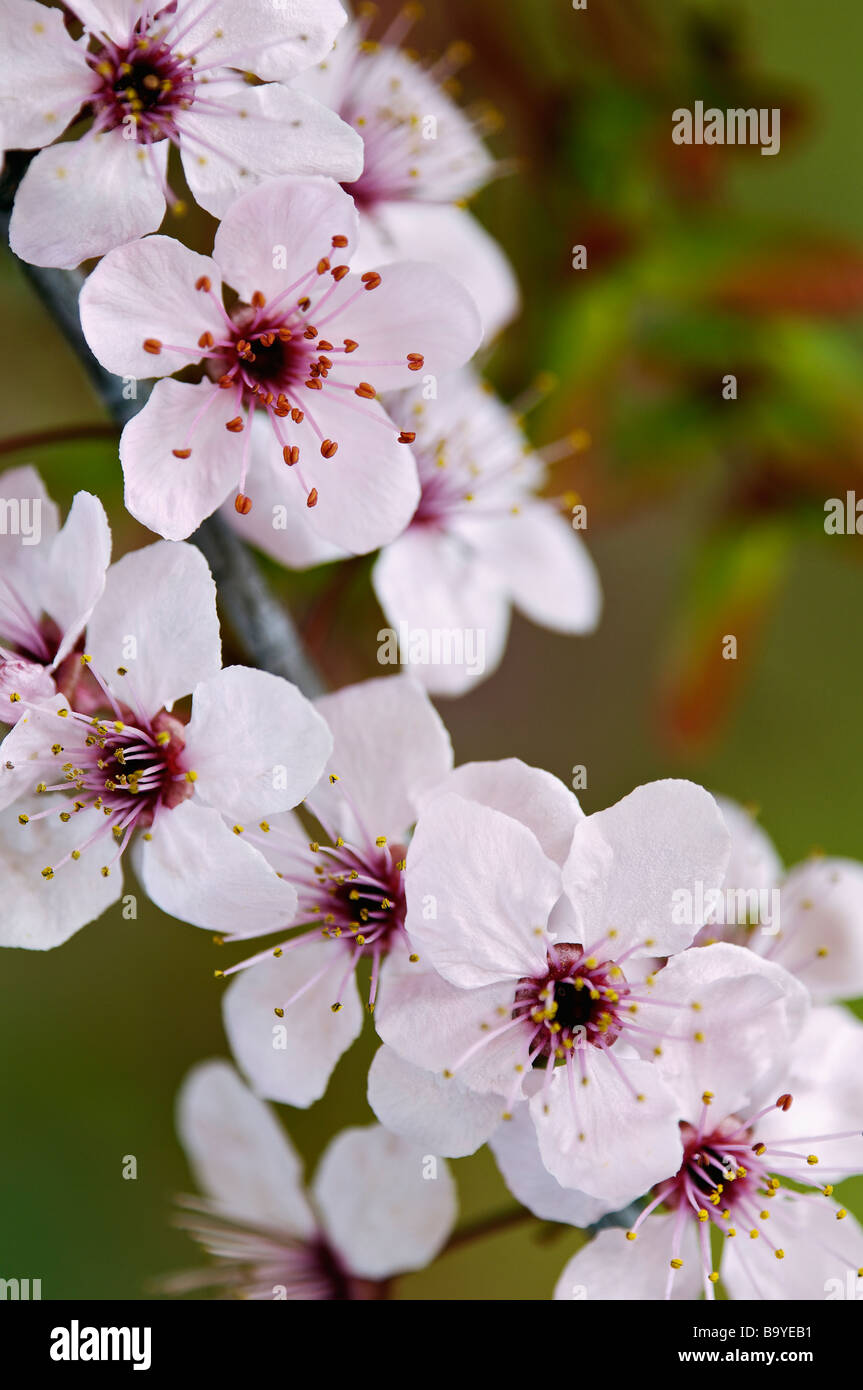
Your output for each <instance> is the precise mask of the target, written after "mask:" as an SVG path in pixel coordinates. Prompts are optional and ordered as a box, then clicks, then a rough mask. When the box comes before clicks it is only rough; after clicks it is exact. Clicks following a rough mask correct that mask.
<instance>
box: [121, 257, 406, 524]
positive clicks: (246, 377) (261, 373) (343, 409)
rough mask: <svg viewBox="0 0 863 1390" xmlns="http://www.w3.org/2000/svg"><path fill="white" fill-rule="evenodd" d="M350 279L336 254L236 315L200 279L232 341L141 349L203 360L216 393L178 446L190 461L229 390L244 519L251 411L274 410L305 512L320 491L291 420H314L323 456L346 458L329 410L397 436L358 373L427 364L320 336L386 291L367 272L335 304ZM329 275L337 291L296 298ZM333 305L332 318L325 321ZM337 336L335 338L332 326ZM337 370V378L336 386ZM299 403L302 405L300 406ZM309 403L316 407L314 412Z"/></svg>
mask: <svg viewBox="0 0 863 1390" xmlns="http://www.w3.org/2000/svg"><path fill="white" fill-rule="evenodd" d="M347 244H348V239H347V237H346V236H343V235H341V234H337V235H336V236H333V237H331V238H330V246H331V248H332V249H333V250H337V251H338V250H341V249H343V248H344V247H346V246H347ZM349 273H350V269H349V267H348V266H347V265H336V266H333V265H331V262H330V257H329V256H328V255H326V256H322V257H321V259H320V260H319V261H317V262H316V264H315V265H314V266H312V267H311V268H310V269H309V270H307V271H306V273H305V274H304V275H301V276H300V277H299V278H298V279H297V280H295V281H294V283H293V284H292V285H289V286H288V288H287V289H285V290H283V291H282V292H281V293H280V294H277V295H276V296H275V297H274V298H272V299H271V300H270V301H269V302H268V301H267V300H266V299H265V297H264V295H263V294H262V293H260V291H256V292H255V293H254V294H253V295H252V297H251V303H250V304H240V305H238V306H235V307H234V308H233V309H232V311H231V313H230V314H229V313H228V311H227V310H226V308H225V306H224V304H223V303H222V300H221V299H220V298H219V297H218V296H217V295H216V292H215V290H214V289H213V285H212V281H211V280H210V277H209V276H207V275H201V276H199V278H198V279H197V280H196V281H195V289H196V290H198V291H199V293H201V294H205V295H207V296H208V297H209V298H210V300H211V301H212V303H213V304H214V305H215V307H216V308H217V309H218V312H219V314H220V316H221V318H222V320H223V323H224V330H225V331H224V336H220V337H219V339H218V341H217V339H216V338H215V336H214V335H213V333H212V332H210V331H209V330H207V331H206V332H205V333H202V334H201V336H200V337H199V338H198V341H197V345H196V347H194V348H192V347H190V346H189V345H185V344H176V343H164V342H162V340H161V339H159V338H145V339H144V341H143V343H142V346H143V348H144V351H145V352H148V353H150V354H151V355H152V356H154V357H158V356H160V354H161V353H162V352H169V353H178V354H180V355H181V357H182V358H185V359H189V360H191V361H203V362H204V363H205V367H206V372H207V375H208V376H209V378H210V380H211V381H213V382H214V383H215V385H214V387H213V392H212V395H210V396H209V397H208V398H207V400H206V401H205V403H204V405H203V406H202V407H201V409H200V410H199V411H198V412H197V414H196V415H195V417H194V419H193V421H192V423H191V425H190V428H189V431H188V433H187V435H186V437H185V438H184V439H182V440H178V442H177V445H176V447H173V448H172V453H173V455H174V457H175V458H178V459H183V460H185V459H188V458H190V457H191V456H192V454H193V452H194V449H193V444H194V436H195V430H196V429H197V426H198V423H199V422H200V420H201V418H202V417H203V415H204V414H205V412H206V411H207V410H209V409H210V407H211V406H212V404H213V403H214V401H215V400H216V398H217V397H218V396H219V395H220V393H221V392H224V401H225V403H226V406H227V409H226V410H225V413H226V414H228V413H230V412H231V411H233V410H239V412H240V413H237V414H231V416H230V419H227V420H225V421H224V425H225V429H226V430H228V432H229V433H230V434H237V435H239V434H245V438H244V440H243V442H242V444H241V446H240V449H239V453H240V459H239V475H240V476H239V487H238V492H237V496H236V498H235V500H234V506H235V507H236V510H237V511H238V512H239V513H240V515H242V516H246V515H248V513H249V512H250V511H251V509H252V499H251V498H250V497H248V496H247V495H246V493H245V484H246V475H247V472H248V468H249V461H250V457H251V451H250V442H251V431H250V430H249V429H248V425H249V424H250V421H251V414H252V411H253V410H255V409H259V410H263V411H265V412H266V414H267V416H268V418H269V421H270V424H271V426H272V429H273V433H274V435H275V437H276V440H277V441H278V444H279V446H280V448H281V450H282V457H283V458H284V461H285V463H286V464H287V465H288V466H289V467H290V468H292V469H293V471H294V474H295V476H296V477H297V479H298V480H299V482H300V485H301V486H302V488H303V491H304V492H305V494H306V505H307V506H308V507H314V506H316V505H317V501H318V490H317V488H316V487H311V486H309V484H308V483H307V482H306V481H305V479H304V476H303V470H302V468H296V467H295V465H296V464H297V463H299V461H300V447H299V445H298V444H295V443H293V442H292V440H291V439H290V437H289V436H288V434H287V433H286V432H287V431H288V430H289V429H290V426H289V425H288V423H287V420H288V416H290V418H291V421H293V423H294V424H297V425H298V424H302V422H303V421H304V420H306V421H307V425H308V428H309V429H310V430H311V433H312V435H313V436H314V437H315V438H316V440H317V441H318V447H319V449H320V454H321V457H322V458H324V459H331V458H333V457H334V456H335V455H336V453H337V452H338V448H339V445H338V440H337V439H332V438H330V437H329V436H328V435H327V434H326V433H325V430H324V428H323V426H322V424H321V423H319V420H318V419H317V418H316V417H317V415H318V413H319V411H324V410H325V411H327V412H328V413H329V414H331V413H332V412H333V411H334V410H335V411H338V412H339V416H340V417H341V419H343V420H344V421H345V423H346V424H347V425H348V427H350V423H351V415H357V414H359V415H362V416H364V417H365V418H366V419H372V420H373V421H374V422H375V424H376V425H378V426H379V427H380V428H381V429H382V430H385V431H387V432H389V433H392V432H393V431H394V430H395V427H394V425H393V423H392V421H391V420H390V418H389V416H388V415H386V414H385V413H384V412H383V411H381V410H380V408H379V407H377V408H372V406H373V403H375V399H376V397H377V391H376V390H375V388H374V386H373V385H372V384H371V382H369V381H365V380H359V379H358V377H357V375H356V373H355V371H354V370H353V369H354V368H356V367H360V368H362V367H366V366H367V367H372V368H374V367H376V366H383V367H400V366H402V365H404V366H405V367H406V368H407V369H408V370H409V371H412V372H418V371H421V370H422V368H423V365H424V361H425V359H424V357H423V355H422V353H420V352H409V353H407V354H406V355H405V357H404V358H403V359H398V360H395V361H380V360H371V361H370V360H368V359H366V360H364V361H357V360H356V359H354V358H353V356H352V354H353V353H355V352H356V351H357V349H358V348H359V346H360V344H359V343H358V342H357V340H356V339H355V338H350V337H343V338H341V340H340V341H339V340H338V339H337V338H334V340H333V341H330V339H329V338H328V337H326V336H324V334H323V333H322V331H321V330H322V328H323V327H324V325H325V324H326V325H329V324H331V323H333V322H334V320H336V319H338V318H339V317H341V315H342V314H344V313H345V311H346V310H348V309H349V308H350V305H351V304H353V303H354V302H355V301H356V300H357V299H358V298H359V297H360V295H362V294H365V293H367V292H369V291H371V290H375V289H377V287H378V286H379V285H380V284H381V278H382V277H381V276H380V275H379V274H378V272H377V271H373V270H368V271H365V272H364V274H362V275H360V276H359V277H358V278H357V282H356V283H357V288H355V289H353V292H352V293H350V294H349V295H348V298H347V299H346V300H345V301H344V302H340V303H339V302H337V305H336V307H333V304H332V303H330V302H329V301H330V300H331V297H332V296H333V295H334V294H335V292H336V290H337V288H338V286H339V283H340V282H341V281H342V280H343V279H344V278H345V276H346V275H348V274H349ZM327 275H328V276H329V277H330V284H329V285H328V286H327V288H325V289H324V290H323V291H321V292H319V293H318V294H317V298H316V299H315V302H314V304H313V302H312V298H311V296H310V295H309V294H308V293H303V294H301V295H300V297H299V298H297V299H294V298H293V296H294V295H295V294H296V291H297V290H298V289H300V288H301V287H302V288H303V289H304V290H307V289H310V288H312V287H314V286H317V285H319V284H320V283H321V280H322V277H323V276H327ZM325 306H326V312H324V313H323V314H321V312H320V311H321V310H323V309H324V308H325ZM330 331H333V332H335V330H334V329H332V330H330ZM337 344H338V345H337ZM183 365H187V363H186V362H184V363H183ZM331 373H332V376H333V379H332V380H329V378H330V374H331ZM310 392H312V393H314V392H325V393H326V394H325V395H324V396H318V397H315V395H309V394H308V393H310ZM351 397H358V399H351ZM301 398H302V401H303V405H302V407H301V406H300V404H299V402H300V399H301ZM309 401H311V402H312V405H311V406H310V405H309ZM395 433H396V435H397V438H398V442H399V443H400V444H412V443H413V442H414V440H415V438H416V435H415V434H414V432H413V431H411V430H395Z"/></svg>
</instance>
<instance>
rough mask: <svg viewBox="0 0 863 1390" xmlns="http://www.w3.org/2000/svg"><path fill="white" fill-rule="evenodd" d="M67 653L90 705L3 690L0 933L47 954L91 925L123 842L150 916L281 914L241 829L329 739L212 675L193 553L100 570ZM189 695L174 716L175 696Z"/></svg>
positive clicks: (212, 646)
mask: <svg viewBox="0 0 863 1390" xmlns="http://www.w3.org/2000/svg"><path fill="white" fill-rule="evenodd" d="M79 660H80V661H81V662H82V663H83V665H84V667H85V668H86V675H87V677H88V679H91V680H93V681H94V682H95V683H96V684H97V685H98V687H99V688H100V689H101V693H102V700H101V710H100V711H99V712H98V713H95V714H94V713H92V711H91V710H89V709H88V711H87V712H86V713H82V712H81V711H80V710H78V709H76V708H74V707H73V706H72V705H71V703H70V702H68V701H67V700H66V699H65V698H64V697H63V696H62V695H55V696H54V697H53V698H51V699H49V700H45V701H42V702H39V703H36V702H32V701H28V700H26V699H25V698H24V697H19V696H18V692H13V693H12V695H11V696H10V697H9V699H10V701H11V702H12V703H13V704H15V705H20V706H22V707H23V709H24V713H23V714H21V715H20V717H19V719H18V722H17V724H16V725H15V727H14V729H13V730H12V731H11V733H9V734H8V735H7V737H6V739H5V740H4V742H3V744H2V746H0V806H2V808H3V820H4V822H5V824H3V826H2V835H0V857H2V861H3V879H4V884H5V885H6V887H7V889H8V890H9V891H8V897H7V899H6V902H5V903H4V911H3V918H2V926H0V943H2V944H3V945H5V946H25V947H30V948H31V949H37V950H44V949H46V948H48V947H51V946H57V945H59V944H60V943H61V942H63V941H65V940H67V938H68V937H70V936H71V935H72V933H73V932H75V931H77V930H78V928H79V927H81V926H83V925H84V924H85V923H86V922H89V921H92V920H93V919H94V918H96V917H98V916H99V914H100V913H101V912H103V911H104V910H105V908H106V907H107V906H109V904H110V903H112V902H114V901H115V900H116V899H117V898H118V897H119V896H120V894H121V892H122V873H114V872H112V870H114V868H115V867H119V865H120V863H121V860H122V856H123V854H124V852H125V850H126V848H127V847H128V846H129V844H130V843H131V842H132V841H133V839H134V853H135V868H136V872H137V876H138V878H139V881H140V882H141V884H142V886H143V888H144V890H145V891H146V892H147V893H148V895H149V896H150V897H151V898H152V899H153V901H154V902H155V903H157V905H158V906H159V907H161V908H162V909H163V910H164V911H165V912H169V913H171V914H172V915H173V916H175V917H179V918H181V919H182V920H184V921H187V922H192V923H194V924H195V925H199V926H206V927H211V928H215V929H217V930H218V929H227V928H230V929H231V930H234V931H236V930H237V923H238V921H239V920H241V919H242V914H243V912H244V909H245V908H246V906H247V904H248V902H249V900H250V898H251V897H252V896H253V897H254V901H255V906H256V918H255V921H254V923H252V924H251V926H252V928H253V929H254V930H266V929H267V928H268V927H269V928H271V929H272V928H275V927H276V926H278V925H279V924H280V923H281V922H284V921H285V920H286V919H288V918H290V917H291V916H292V914H293V912H294V910H295V907H296V902H297V896H296V892H295V890H294V889H293V888H292V887H291V886H290V885H289V884H288V883H286V882H285V881H284V880H283V879H281V878H279V877H278V875H277V874H276V872H275V871H274V870H273V869H272V867H271V866H270V865H269V864H268V863H267V861H266V859H265V858H264V856H263V855H262V854H260V853H259V852H258V851H257V850H255V849H254V848H253V846H252V845H250V844H247V843H246V842H245V840H244V838H243V836H242V833H241V832H242V829H243V824H244V822H246V821H259V820H261V819H262V818H263V817H264V816H266V815H269V814H275V813H278V812H280V811H286V810H288V809H289V808H290V807H292V806H295V805H296V804H297V803H298V802H299V801H300V800H301V799H302V798H303V797H304V796H305V794H306V793H307V792H308V791H309V790H310V789H311V788H312V787H313V786H314V784H315V783H316V782H317V780H318V778H319V776H320V773H321V769H322V767H323V766H324V763H325V761H326V759H327V757H328V755H329V752H330V747H331V738H330V734H329V731H328V729H327V727H326V724H325V723H324V721H323V719H322V718H321V717H320V715H319V714H317V713H316V712H315V710H314V709H313V708H312V706H311V705H310V703H309V702H308V701H307V700H306V699H305V697H304V696H303V695H301V694H300V692H299V691H298V690H297V689H296V687H295V686H293V685H291V684H290V682H288V681H286V680H282V679H280V678H279V677H277V676H272V675H268V674H267V673H266V672H264V671H256V670H252V669H250V668H247V667H243V666H229V667H225V668H224V669H221V644H220V639H219V624H218V618H217V616H216V601H215V585H214V583H213V580H212V577H211V575H210V571H209V569H208V568H207V564H206V561H205V560H204V558H203V556H202V555H201V553H200V551H199V550H197V549H196V548H195V547H194V546H191V545H185V544H177V543H174V542H171V541H159V542H157V543H156V544H155V545H151V546H147V547H145V548H144V549H143V550H137V551H132V552H131V553H130V554H128V555H125V556H124V557H123V559H122V560H118V561H117V563H116V564H114V565H112V566H111V568H110V569H109V571H108V574H107V579H106V583H105V591H104V593H103V595H102V597H101V599H100V600H99V602H98V603H97V605H96V607H95V609H94V611H93V614H92V616H91V619H90V622H89V624H88V628H87V635H86V649H85V651H84V653H83V654H82V656H81V657H80V658H79ZM190 694H191V696H192V700H191V709H190V712H189V713H188V717H186V711H185V710H184V709H183V708H182V707H181V708H180V709H177V708H176V704H177V702H178V701H181V700H183V699H184V697H186V696H188V695H190ZM16 697H17V698H16ZM16 822H17V823H16Z"/></svg>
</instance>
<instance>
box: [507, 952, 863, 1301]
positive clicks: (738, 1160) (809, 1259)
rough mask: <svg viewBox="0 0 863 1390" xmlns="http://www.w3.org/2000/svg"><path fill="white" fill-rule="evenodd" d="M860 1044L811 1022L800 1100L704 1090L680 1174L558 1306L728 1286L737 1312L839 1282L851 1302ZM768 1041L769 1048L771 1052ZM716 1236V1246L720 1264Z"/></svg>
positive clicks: (689, 1117)
mask: <svg viewBox="0 0 863 1390" xmlns="http://www.w3.org/2000/svg"><path fill="white" fill-rule="evenodd" d="M707 949H714V948H712V947H708V948H707ZM861 1039H863V1025H861V1024H860V1023H859V1022H858V1021H857V1020H856V1019H854V1018H853V1017H852V1016H851V1015H850V1014H848V1013H846V1012H845V1011H843V1010H841V1009H816V1010H814V1011H813V1013H812V1014H811V1016H810V1019H809V1021H808V1023H807V1024H806V1026H805V1028H804V1029H803V1031H802V1033H801V1034H800V1035H799V1036H798V1038H797V1039H796V1046H795V1049H794V1056H795V1057H796V1056H800V1055H802V1056H804V1057H806V1058H807V1059H809V1060H808V1071H809V1076H808V1077H806V1076H805V1075H800V1073H799V1072H798V1074H797V1076H796V1077H795V1078H794V1080H793V1081H792V1083H791V1084H792V1085H793V1095H792V1093H791V1089H789V1090H787V1091H783V1092H782V1094H780V1095H779V1096H778V1097H777V1098H776V1099H775V1100H771V1101H770V1102H769V1103H767V1104H763V1103H753V1097H752V1095H751V1093H749V1092H748V1090H745V1089H741V1091H740V1093H739V1094H738V1096H737V1101H736V1103H735V1101H734V1099H733V1098H732V1097H731V1094H730V1093H729V1092H728V1090H727V1088H726V1095H725V1103H724V1105H719V1104H718V1103H717V1098H716V1097H715V1096H714V1095H713V1093H711V1092H710V1091H709V1090H705V1092H704V1094H703V1096H702V1097H701V1098H700V1102H696V1104H694V1105H690V1106H689V1107H687V1109H686V1110H685V1111H684V1114H685V1119H684V1121H683V1123H682V1125H681V1135H682V1141H683V1158H682V1162H681V1163H680V1165H679V1166H678V1167H677V1168H676V1169H675V1171H674V1173H673V1175H672V1176H670V1177H667V1178H665V1179H664V1180H662V1181H660V1182H658V1183H656V1185H655V1186H654V1187H653V1190H652V1192H651V1193H650V1196H649V1199H648V1201H647V1204H646V1205H645V1206H644V1208H643V1210H642V1211H641V1212H640V1214H639V1216H638V1218H637V1220H636V1221H635V1222H634V1224H633V1226H632V1228H631V1230H630V1231H628V1232H624V1231H622V1230H619V1229H618V1230H608V1231H602V1232H600V1233H599V1235H597V1236H596V1237H595V1238H594V1239H593V1240H592V1241H591V1242H590V1244H589V1245H587V1246H585V1247H584V1248H583V1249H582V1250H580V1251H579V1252H578V1254H577V1255H575V1257H574V1258H573V1259H572V1260H570V1262H569V1264H568V1265H567V1266H566V1268H565V1269H564V1271H563V1274H562V1275H561V1277H560V1280H559V1281H558V1285H557V1290H556V1293H555V1297H556V1298H558V1299H573V1298H578V1299H581V1298H584V1297H587V1298H589V1299H661V1298H675V1299H694V1298H697V1297H698V1296H699V1294H700V1292H702V1291H703V1293H704V1296H705V1297H706V1298H708V1299H712V1298H713V1297H714V1296H715V1287H716V1285H717V1283H718V1282H719V1280H720V1278H721V1280H722V1283H723V1285H724V1287H725V1289H726V1291H727V1293H728V1296H729V1297H730V1298H734V1299H781V1300H795V1299H804V1300H811V1299H822V1298H824V1297H826V1296H828V1294H829V1289H830V1281H831V1280H833V1281H834V1287H837V1286H838V1287H839V1288H840V1289H841V1290H842V1293H841V1296H843V1297H844V1296H845V1290H846V1288H847V1276H848V1275H850V1276H851V1280H852V1287H854V1288H856V1287H857V1284H858V1276H860V1275H861V1274H863V1270H861V1266H863V1229H861V1227H860V1225H859V1224H858V1222H857V1221H856V1220H855V1219H854V1217H853V1216H851V1215H850V1214H849V1213H848V1212H847V1211H846V1210H845V1208H844V1207H842V1206H840V1204H839V1203H838V1202H837V1201H836V1200H834V1196H833V1187H834V1184H835V1183H837V1182H840V1181H841V1180H842V1179H843V1177H845V1176H847V1175H849V1174H857V1173H860V1172H861V1170H863V1150H862V1149H861V1130H860V1117H861V1115H863V1086H861V1081H860V1048H861ZM774 1041H775V1040H773V1039H771V1038H770V1037H769V1035H765V1043H764V1045H765V1046H766V1047H772V1046H773V1045H774ZM825 1048H826V1050H827V1054H828V1055H827V1056H825V1055H824V1051H825ZM779 1050H780V1051H781V1050H782V1044H781V1043H780V1047H779ZM813 1061H817V1062H819V1063H820V1065H818V1066H817V1074H815V1075H813V1067H812V1063H813ZM792 1070H796V1068H794V1066H793V1064H792ZM772 1095H773V1096H776V1091H775V1089H774V1090H773V1092H772ZM792 1105H793V1110H792ZM789 1111H791V1113H790V1114H789V1113H788V1112H789ZM849 1116H851V1117H853V1118H854V1119H856V1123H857V1128H856V1129H853V1128H852V1129H849V1128H848V1120H849ZM522 1176H524V1175H522ZM786 1182H790V1183H792V1184H794V1186H793V1187H790V1186H785V1183H786ZM813 1184H817V1186H813ZM800 1188H803V1189H804V1190H803V1191H800V1190H799V1189H800ZM711 1232H713V1233H714V1234H715V1233H718V1235H719V1237H720V1239H721V1249H720V1253H719V1255H718V1257H716V1258H714V1255H713V1253H712V1251H711ZM852 1296H853V1295H852Z"/></svg>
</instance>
